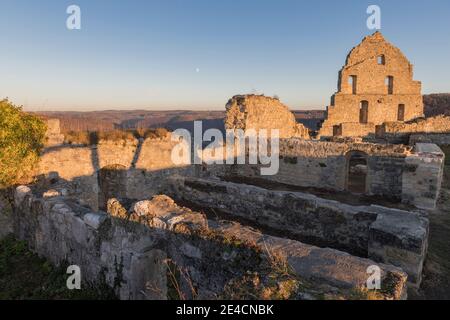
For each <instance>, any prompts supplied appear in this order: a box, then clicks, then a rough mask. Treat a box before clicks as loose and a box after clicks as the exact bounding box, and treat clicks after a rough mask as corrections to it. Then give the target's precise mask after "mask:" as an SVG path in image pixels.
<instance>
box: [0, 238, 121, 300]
mask: <svg viewBox="0 0 450 320" xmlns="http://www.w3.org/2000/svg"><path fill="white" fill-rule="evenodd" d="M66 270H67V266H66V265H61V266H60V267H54V266H53V265H52V264H51V263H50V262H48V261H47V260H46V259H43V258H40V257H38V256H37V255H36V254H34V253H32V252H31V251H29V250H28V248H27V244H26V243H25V242H23V241H17V240H15V239H14V238H13V237H11V236H9V237H7V238H5V239H3V240H1V241H0V300H72V299H73V300H109V299H116V297H115V295H114V293H113V292H112V290H111V289H110V288H108V287H107V286H106V285H103V284H101V285H93V284H86V283H83V284H82V289H81V290H69V289H67V287H66V281H67V277H68V276H69V275H68V274H66Z"/></svg>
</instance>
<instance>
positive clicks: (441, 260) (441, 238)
mask: <svg viewBox="0 0 450 320" xmlns="http://www.w3.org/2000/svg"><path fill="white" fill-rule="evenodd" d="M442 149H443V150H444V152H445V153H446V166H445V174H444V181H443V184H442V187H443V188H442V192H441V198H440V200H439V204H438V208H437V210H436V211H434V212H432V213H431V214H430V216H429V217H430V238H429V247H428V256H427V260H426V262H425V266H424V273H423V282H422V286H421V290H420V291H419V292H418V293H413V294H412V295H411V298H414V299H446V300H447V299H450V147H443V148H442Z"/></svg>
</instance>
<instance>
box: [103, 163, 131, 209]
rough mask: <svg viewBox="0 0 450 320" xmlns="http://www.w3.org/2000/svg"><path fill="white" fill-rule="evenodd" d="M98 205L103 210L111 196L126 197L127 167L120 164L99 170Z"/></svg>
mask: <svg viewBox="0 0 450 320" xmlns="http://www.w3.org/2000/svg"><path fill="white" fill-rule="evenodd" d="M98 186H99V193H98V205H99V208H100V209H102V210H105V209H106V204H107V202H108V200H109V199H111V198H126V195H127V168H126V167H125V166H123V165H120V164H113V165H109V166H106V167H103V168H101V169H100V170H99V172H98Z"/></svg>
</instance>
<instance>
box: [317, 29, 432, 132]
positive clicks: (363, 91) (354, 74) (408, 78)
mask: <svg viewBox="0 0 450 320" xmlns="http://www.w3.org/2000/svg"><path fill="white" fill-rule="evenodd" d="M419 117H423V101H422V95H421V83H420V82H419V81H414V80H413V65H412V64H411V63H410V62H409V61H408V59H407V58H406V57H405V55H404V54H403V53H402V52H401V51H400V49H398V48H396V47H395V46H393V45H392V44H390V43H389V42H388V41H386V39H385V38H384V37H383V35H382V34H381V33H380V32H376V33H374V34H373V35H370V36H367V37H366V38H364V39H363V41H362V42H361V44H359V45H358V46H356V47H355V48H353V49H352V50H351V51H350V53H349V55H348V56H347V60H346V62H345V66H344V67H343V68H342V69H341V70H340V72H339V80H338V92H337V93H335V94H334V95H333V96H332V98H331V105H330V106H328V107H327V114H326V119H325V121H324V122H323V124H322V128H321V129H320V132H319V135H320V136H336V135H339V136H366V135H368V134H370V133H372V134H373V133H375V129H376V126H377V125H381V124H383V123H385V122H404V121H409V120H413V119H415V118H419Z"/></svg>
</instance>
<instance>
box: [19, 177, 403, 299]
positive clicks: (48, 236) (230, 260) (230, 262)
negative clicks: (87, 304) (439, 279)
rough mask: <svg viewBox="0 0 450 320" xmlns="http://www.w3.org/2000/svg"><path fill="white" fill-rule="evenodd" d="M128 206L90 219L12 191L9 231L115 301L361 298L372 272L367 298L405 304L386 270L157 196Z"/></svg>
mask: <svg viewBox="0 0 450 320" xmlns="http://www.w3.org/2000/svg"><path fill="white" fill-rule="evenodd" d="M130 208H131V209H130V210H127V209H126V206H125V205H124V203H123V202H122V203H121V202H120V201H118V200H116V199H111V200H110V201H108V212H109V214H106V213H101V212H92V211H90V210H89V209H87V208H85V207H82V206H79V205H78V204H76V203H74V202H73V201H72V200H70V199H67V198H65V197H62V196H60V195H58V194H55V193H51V194H50V193H46V196H45V197H37V196H35V195H33V193H32V191H31V190H30V188H28V187H25V186H21V187H18V188H17V190H16V194H15V214H14V232H15V234H16V236H17V237H18V238H20V239H22V240H26V241H28V243H29V245H30V247H31V249H33V250H34V251H35V252H37V253H38V254H39V255H41V256H44V257H46V258H48V259H50V260H51V261H52V262H53V263H54V264H60V263H62V262H64V261H66V262H68V263H70V264H75V265H78V266H79V267H80V268H81V272H82V277H83V280H85V281H94V282H102V283H105V284H106V285H108V286H110V287H111V288H113V289H114V290H115V292H116V293H117V294H118V296H119V297H120V298H121V299H167V298H184V299H217V298H234V299H239V298H245V297H247V298H248V297H249V296H254V295H255V294H261V297H263V298H268V299H274V298H278V299H288V298H291V299H317V298H323V297H325V298H327V297H328V298H333V299H338V298H349V297H354V296H355V294H356V293H360V294H361V296H360V297H361V298H364V297H365V296H364V294H365V293H366V292H367V291H366V290H367V289H366V288H367V287H366V284H367V279H368V277H369V275H370V274H368V273H367V272H368V271H367V270H368V268H369V267H370V266H373V265H377V266H378V267H379V268H380V270H381V285H382V290H381V291H379V292H377V297H378V298H381V299H404V298H406V288H405V284H406V278H407V276H406V274H405V273H404V272H403V271H401V269H399V268H396V267H393V266H390V265H385V264H377V263H375V262H373V261H371V260H369V259H363V258H358V257H354V256H351V255H348V254H346V253H343V252H340V251H337V250H332V249H321V248H317V247H313V246H310V245H305V244H303V243H300V242H298V241H293V240H287V239H281V238H276V237H271V236H266V235H263V234H261V233H259V232H256V231H254V230H251V229H248V228H244V227H242V226H240V225H238V224H235V223H226V222H214V221H208V220H206V218H205V217H204V216H203V215H201V214H199V213H196V212H193V211H191V210H189V209H187V208H183V207H179V206H177V205H176V204H175V203H174V202H173V201H172V200H171V199H170V198H168V197H166V196H157V197H155V198H153V199H152V200H151V201H141V202H137V203H133V204H131V206H130ZM280 270H282V272H280ZM281 273H282V274H283V275H281ZM300 284H301V285H300ZM246 290H248V291H246ZM246 293H247V294H248V295H249V296H245V294H246ZM174 295H175V296H174ZM257 296H258V295H257Z"/></svg>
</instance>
